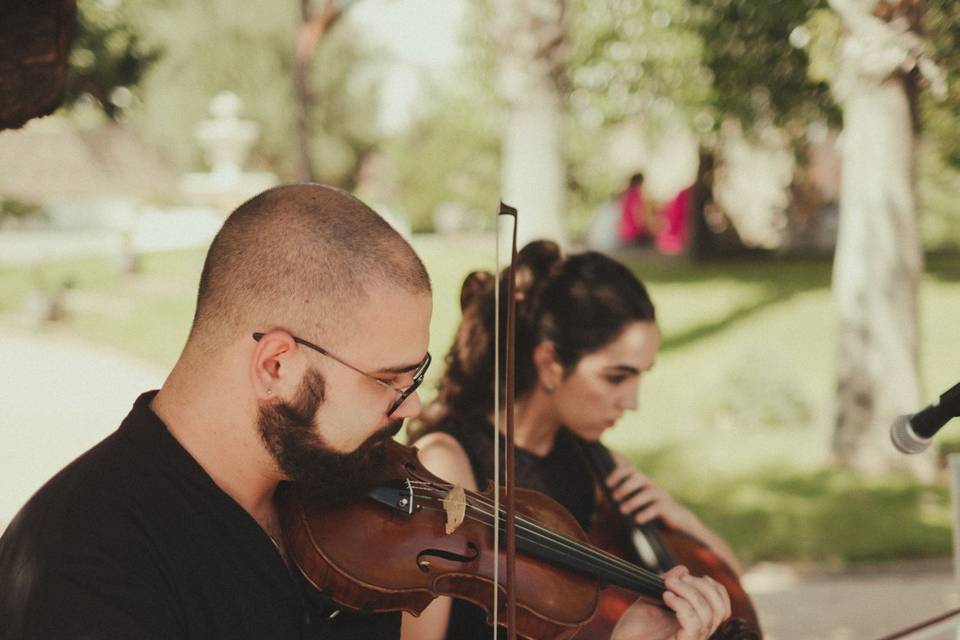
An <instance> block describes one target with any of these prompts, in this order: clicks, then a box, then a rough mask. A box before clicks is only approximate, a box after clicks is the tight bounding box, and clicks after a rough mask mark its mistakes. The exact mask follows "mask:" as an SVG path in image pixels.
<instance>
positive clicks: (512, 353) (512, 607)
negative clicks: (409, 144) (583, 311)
mask: <svg viewBox="0 0 960 640" xmlns="http://www.w3.org/2000/svg"><path fill="white" fill-rule="evenodd" d="M503 216H509V217H512V218H513V233H512V240H511V244H510V268H509V270H508V273H507V326H506V332H507V335H506V343H507V344H506V352H507V355H506V363H505V367H504V376H503V379H504V387H505V388H506V398H505V407H504V411H505V413H506V423H507V424H506V434H505V439H506V442H505V443H504V445H505V449H506V459H505V460H504V470H503V475H504V482H503V487H504V492H505V493H506V502H507V504H506V513H505V515H504V521H505V522H504V524H505V526H504V528H505V535H504V538H505V542H506V565H507V566H506V569H507V572H506V573H507V575H506V592H507V638H508V640H516V638H517V593H516V566H517V541H516V535H515V533H516V530H515V524H514V521H515V518H514V513H515V500H514V498H515V494H516V490H515V489H516V474H515V473H514V471H515V469H516V459H515V447H514V392H515V390H516V384H515V383H514V376H515V373H516V340H517V338H516V334H517V329H516V322H517V319H516V315H517V296H516V277H515V274H514V264H515V263H516V261H517V210H516V209H515V208H514V207H511V206H510V205H508V204H504V203H503V202H501V203H500V210H499V211H498V212H497V239H496V243H497V251H496V256H497V257H496V262H497V265H496V274H497V275H496V280H495V286H494V311H493V314H494V322H493V325H494V367H493V370H494V373H493V375H494V385H493V389H494V392H493V393H494V412H493V415H494V423H493V438H494V442H493V451H494V454H493V455H494V459H493V465H494V471H493V474H494V484H495V485H496V486H499V478H500V469H499V466H500V464H499V463H500V440H499V438H500V419H499V416H500V394H499V389H500V366H499V361H500V355H499V354H500V348H499V344H500V281H499V277H500V233H499V228H500V219H501V218H502V217H503ZM493 495H494V509H493V512H494V522H493V530H494V531H499V526H500V525H499V522H498V521H497V520H498V519H499V516H500V504H499V500H500V490H499V488H495V490H494V494H493ZM499 538H500V536H499V535H495V536H494V541H493V553H494V558H499V557H500V549H499ZM499 566H500V562H499V560H497V561H495V563H494V569H493V638H494V640H496V637H497V624H498V622H499V620H498V612H499V607H498V602H497V596H498V591H499V589H498V585H499V577H498V575H497V574H498V570H499Z"/></svg>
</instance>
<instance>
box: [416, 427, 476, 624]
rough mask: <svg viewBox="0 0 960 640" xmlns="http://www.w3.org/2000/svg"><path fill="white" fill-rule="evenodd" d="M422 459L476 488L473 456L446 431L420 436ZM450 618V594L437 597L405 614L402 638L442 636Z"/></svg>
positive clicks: (449, 478) (436, 472)
mask: <svg viewBox="0 0 960 640" xmlns="http://www.w3.org/2000/svg"><path fill="white" fill-rule="evenodd" d="M416 447H417V448H418V449H419V450H420V451H419V454H418V455H419V458H420V462H421V463H422V464H423V466H425V467H426V468H427V469H428V470H429V471H430V472H431V473H433V474H434V475H437V476H439V477H441V478H443V479H444V480H446V481H447V482H451V483H453V484H459V485H461V486H462V487H463V488H464V489H466V490H467V491H476V490H477V483H476V482H475V481H474V479H473V469H472V468H471V466H470V459H469V458H468V457H467V454H466V452H465V451H464V450H463V447H461V446H460V443H459V442H457V441H456V440H455V439H454V438H453V436H451V435H449V434H446V433H436V432H435V433H430V434H427V435H425V436H424V437H423V438H421V439H420V440H417V442H416ZM449 621H450V598H446V597H442V598H437V599H436V600H434V601H433V602H431V603H430V605H429V606H428V607H427V608H426V609H424V610H423V612H422V613H421V614H420V615H419V616H414V615H411V614H409V613H404V614H403V626H402V627H401V630H400V638H401V640H442V639H443V638H444V637H445V636H446V634H447V624H448V623H449Z"/></svg>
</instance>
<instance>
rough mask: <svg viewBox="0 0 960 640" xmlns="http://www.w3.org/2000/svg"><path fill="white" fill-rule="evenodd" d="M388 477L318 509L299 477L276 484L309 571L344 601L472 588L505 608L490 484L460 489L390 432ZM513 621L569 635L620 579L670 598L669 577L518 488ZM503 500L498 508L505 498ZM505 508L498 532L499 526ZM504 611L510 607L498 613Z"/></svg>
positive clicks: (293, 546) (409, 600)
mask: <svg viewBox="0 0 960 640" xmlns="http://www.w3.org/2000/svg"><path fill="white" fill-rule="evenodd" d="M383 446H384V447H385V464H384V469H383V475H382V478H381V479H379V480H380V481H379V482H378V483H377V486H376V488H375V489H373V490H372V491H371V492H370V494H369V496H368V499H361V500H358V501H355V502H352V503H349V504H344V505H342V506H338V507H333V508H326V509H320V508H317V507H316V506H315V505H312V504H311V503H310V500H309V493H308V492H307V491H305V490H303V489H302V488H301V487H299V486H297V485H290V486H287V487H285V490H284V491H282V492H281V493H280V495H279V496H278V499H279V506H280V520H281V525H282V528H283V532H284V536H285V542H286V545H287V552H288V555H289V557H290V558H291V560H292V561H293V562H294V563H295V564H296V566H297V567H298V568H299V570H300V572H301V573H302V574H303V576H304V577H305V579H306V580H307V581H308V582H309V583H310V584H312V585H313V587H314V588H316V589H317V590H318V591H319V592H320V594H321V595H322V596H324V597H325V598H327V599H329V600H331V601H333V602H334V603H336V604H337V605H338V606H340V607H344V608H347V609H351V610H355V611H360V612H366V613H382V612H390V611H409V612H411V613H414V614H419V613H420V612H422V611H423V609H424V608H425V607H426V606H427V605H428V604H430V602H431V601H432V600H433V599H434V598H436V597H438V596H450V597H453V598H460V599H464V600H468V601H470V602H472V603H474V604H476V605H478V606H480V607H482V608H483V609H484V610H485V611H486V612H487V616H488V620H490V621H492V619H493V613H494V588H493V587H494V578H493V576H494V567H495V565H499V576H500V581H501V582H500V583H499V584H497V585H496V586H497V590H498V592H499V597H498V600H497V612H498V613H501V614H502V613H503V612H502V611H501V609H502V608H504V597H503V594H504V592H505V588H504V585H503V584H502V579H503V578H502V577H503V575H504V571H503V568H504V566H505V556H504V553H503V550H502V548H501V549H500V551H499V553H498V554H494V552H493V549H494V538H495V536H496V535H497V534H496V533H495V532H494V524H493V523H494V517H493V516H494V502H493V497H494V496H493V489H492V487H488V488H487V490H486V491H484V492H482V493H479V492H472V491H464V490H463V489H462V488H458V487H454V486H452V485H450V484H449V483H447V482H445V481H443V480H441V479H440V478H438V477H437V476H435V475H433V474H432V473H430V472H429V471H427V469H426V468H425V467H423V465H421V464H420V462H419V460H418V458H417V454H416V451H417V450H416V448H415V447H408V446H405V445H402V444H400V443H397V442H395V441H392V440H390V441H387V442H385V443H384V445H383ZM516 492H517V493H516V495H515V503H516V514H515V531H516V548H517V555H516V573H515V584H516V618H515V620H516V623H515V624H516V626H515V629H516V633H517V634H518V635H519V636H521V637H523V638H529V639H537V640H541V639H542V640H552V639H558V640H559V639H566V638H571V637H572V636H573V635H574V634H575V633H576V632H577V630H578V629H579V628H580V627H581V626H583V625H584V624H585V623H586V622H587V621H589V620H590V618H591V617H592V616H593V615H594V613H595V612H596V610H597V607H598V604H599V602H600V592H601V588H603V587H605V586H607V585H614V586H616V587H618V588H619V589H622V590H624V591H627V592H629V593H631V594H633V595H632V596H631V602H632V601H633V600H636V599H637V597H641V598H644V599H646V600H648V601H650V602H651V603H652V604H656V605H658V606H661V607H663V608H665V609H666V605H665V604H664V603H663V600H662V596H663V594H664V592H665V591H666V586H665V585H664V582H663V579H662V578H661V577H660V576H659V575H657V574H656V573H654V572H652V571H649V570H647V569H644V568H643V567H640V566H637V565H634V564H631V563H629V562H626V561H624V560H623V559H622V558H619V557H617V556H614V555H612V554H610V553H607V552H605V551H603V550H601V549H598V548H596V547H594V546H592V545H591V544H589V542H588V539H587V535H586V533H585V532H584V531H583V529H582V528H581V527H580V525H579V524H578V523H577V521H576V520H575V519H574V517H573V516H572V515H571V514H570V513H568V512H567V511H566V510H565V509H564V508H563V507H562V506H561V505H560V504H558V503H557V502H555V501H554V500H552V499H551V498H548V497H547V496H544V495H542V494H540V493H537V492H535V491H530V490H523V489H517V490H516ZM501 511H502V509H501ZM503 532H504V526H503V522H502V518H501V519H500V522H499V534H500V537H501V538H502V537H503ZM500 620H501V622H502V621H503V617H502V616H500Z"/></svg>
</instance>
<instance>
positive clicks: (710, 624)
mask: <svg viewBox="0 0 960 640" xmlns="http://www.w3.org/2000/svg"><path fill="white" fill-rule="evenodd" d="M663 578H664V583H665V584H666V586H667V589H668V591H667V592H666V593H665V594H664V597H663V600H664V602H665V603H666V604H667V606H668V607H670V608H671V609H673V611H674V612H675V613H676V616H677V622H678V623H679V624H680V627H681V632H680V633H679V634H677V637H676V640H694V639H696V640H703V639H705V638H707V637H708V636H709V635H710V634H711V633H713V632H714V631H715V630H716V629H717V627H719V626H720V624H721V623H722V622H723V621H724V620H726V619H727V618H729V617H730V597H729V595H728V594H727V590H726V589H724V588H723V586H722V585H721V584H720V583H718V582H717V581H716V580H714V579H713V578H710V577H702V578H699V577H695V576H692V575H690V572H689V570H687V568H686V567H684V566H678V567H674V568H673V569H671V570H670V571H668V572H667V573H665V574H664V576H663Z"/></svg>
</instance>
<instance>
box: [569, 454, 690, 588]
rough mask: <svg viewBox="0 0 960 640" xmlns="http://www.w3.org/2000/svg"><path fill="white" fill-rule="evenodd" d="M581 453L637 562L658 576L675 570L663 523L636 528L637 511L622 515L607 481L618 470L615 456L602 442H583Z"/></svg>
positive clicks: (640, 525) (653, 523)
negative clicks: (615, 512) (618, 521)
mask: <svg viewBox="0 0 960 640" xmlns="http://www.w3.org/2000/svg"><path fill="white" fill-rule="evenodd" d="M581 450H582V452H583V455H584V458H585V459H586V461H587V464H588V466H589V467H590V469H591V471H592V472H593V475H594V477H595V479H596V481H597V484H598V485H599V486H600V490H601V492H602V493H603V496H604V498H606V500H607V501H608V502H609V503H610V504H611V505H613V506H614V508H615V509H616V511H617V514H618V515H619V516H620V524H621V527H622V529H623V533H624V535H625V536H626V538H627V539H629V541H630V544H631V545H632V548H631V551H632V552H633V553H634V554H636V559H637V560H639V561H640V562H642V563H643V564H645V565H647V566H649V567H650V568H652V569H655V570H656V571H658V572H661V573H663V572H665V571H667V570H669V569H671V568H672V567H674V566H676V564H677V561H676V559H675V558H674V557H673V554H671V553H670V551H669V549H667V546H666V544H665V543H664V542H663V539H662V537H661V535H660V521H659V520H654V521H652V522H647V523H644V524H636V523H635V522H634V520H633V517H634V516H635V515H636V513H637V511H639V509H638V510H637V511H634V512H633V513H630V514H624V513H622V512H621V511H620V501H617V500H615V499H614V497H613V490H612V489H611V488H610V487H609V486H607V482H606V478H607V476H609V475H610V474H611V473H613V470H614V469H615V468H616V466H617V464H616V461H615V460H614V459H613V454H611V453H610V450H609V449H607V448H606V447H605V446H604V445H603V444H602V443H601V442H586V441H581Z"/></svg>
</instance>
